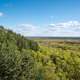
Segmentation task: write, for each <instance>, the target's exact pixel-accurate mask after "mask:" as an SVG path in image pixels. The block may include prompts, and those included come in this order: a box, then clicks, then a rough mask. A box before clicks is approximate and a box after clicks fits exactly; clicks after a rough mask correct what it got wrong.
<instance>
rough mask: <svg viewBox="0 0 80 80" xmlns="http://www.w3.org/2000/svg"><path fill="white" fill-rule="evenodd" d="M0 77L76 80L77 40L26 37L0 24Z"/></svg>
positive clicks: (79, 66)
mask: <svg viewBox="0 0 80 80" xmlns="http://www.w3.org/2000/svg"><path fill="white" fill-rule="evenodd" d="M0 80H80V42H79V41H78V42H75V41H65V40H64V41H63V40H55V41H54V40H50V39H40V40H36V39H34V40H29V39H26V37H24V36H21V35H20V34H16V33H14V32H12V31H11V30H7V29H4V28H3V27H0Z"/></svg>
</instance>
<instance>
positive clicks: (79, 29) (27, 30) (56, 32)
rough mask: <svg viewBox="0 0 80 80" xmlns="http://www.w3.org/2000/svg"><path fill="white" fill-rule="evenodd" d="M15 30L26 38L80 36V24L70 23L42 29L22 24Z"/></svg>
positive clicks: (42, 27)
mask: <svg viewBox="0 0 80 80" xmlns="http://www.w3.org/2000/svg"><path fill="white" fill-rule="evenodd" d="M13 30H14V31H15V32H17V33H21V34H22V35H24V36H80V22H79V21H68V22H62V23H57V24H49V25H47V26H41V27H40V26H34V25H31V24H20V25H18V26H17V27H16V28H15V29H13Z"/></svg>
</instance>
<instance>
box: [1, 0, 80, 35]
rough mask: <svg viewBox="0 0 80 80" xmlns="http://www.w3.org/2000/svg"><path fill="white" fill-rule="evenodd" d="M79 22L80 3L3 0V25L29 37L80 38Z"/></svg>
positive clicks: (72, 1)
mask: <svg viewBox="0 0 80 80" xmlns="http://www.w3.org/2000/svg"><path fill="white" fill-rule="evenodd" d="M79 21H80V0H0V24H1V25H4V26H7V28H10V29H13V30H14V31H16V32H19V33H21V34H22V35H25V36H43V35H44V36H79V34H80V31H79V30H80V22H79ZM64 24H65V25H64ZM63 27H64V28H63ZM75 27H76V28H75ZM66 28H67V29H66ZM70 30H71V31H70ZM77 30H78V31H77ZM73 34H74V35H73Z"/></svg>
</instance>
